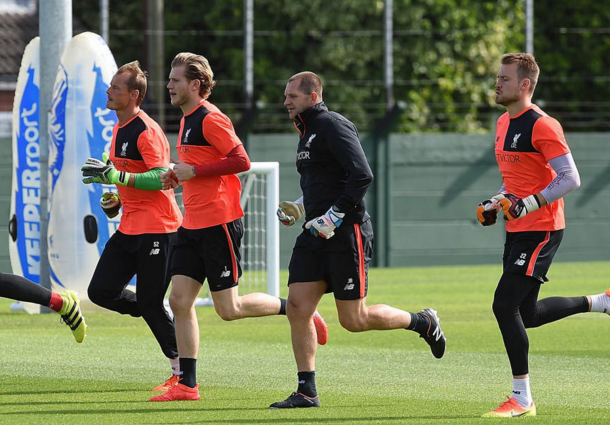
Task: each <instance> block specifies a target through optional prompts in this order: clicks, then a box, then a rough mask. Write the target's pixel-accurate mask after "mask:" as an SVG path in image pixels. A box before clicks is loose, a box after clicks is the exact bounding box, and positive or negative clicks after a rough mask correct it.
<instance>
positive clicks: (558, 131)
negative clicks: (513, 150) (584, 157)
mask: <svg viewBox="0 0 610 425" xmlns="http://www.w3.org/2000/svg"><path fill="white" fill-rule="evenodd" d="M532 145H533V146H534V148H536V150H538V152H540V153H542V155H544V159H546V160H547V161H550V160H551V159H553V158H557V157H558V156H562V155H565V154H567V153H570V148H569V146H568V143H567V141H566V137H565V135H564V134H563V128H562V127H561V124H559V121H557V120H556V119H555V118H553V117H550V116H548V115H547V116H543V117H541V118H540V119H538V120H537V121H536V123H535V124H534V128H533V131H532Z"/></svg>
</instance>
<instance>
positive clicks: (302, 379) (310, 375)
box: [297, 371, 318, 397]
mask: <svg viewBox="0 0 610 425" xmlns="http://www.w3.org/2000/svg"><path fill="white" fill-rule="evenodd" d="M297 376H298V377H299V388H297V393H301V394H304V395H306V396H307V397H316V396H317V395H318V391H317V390H316V372H315V371H312V372H299V373H297Z"/></svg>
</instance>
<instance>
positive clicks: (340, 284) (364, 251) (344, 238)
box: [288, 220, 374, 300]
mask: <svg viewBox="0 0 610 425" xmlns="http://www.w3.org/2000/svg"><path fill="white" fill-rule="evenodd" d="M373 239H374V236H373V226H372V225H371V221H370V220H367V221H365V222H364V223H362V224H358V223H354V224H344V225H342V226H339V227H338V228H336V229H335V236H333V237H332V238H330V239H328V240H326V239H323V238H320V237H315V236H313V235H312V234H311V232H310V231H309V230H307V229H306V230H303V233H301V234H300V235H299V237H298V238H297V240H296V243H295V245H294V249H293V250H292V257H291V258H290V265H289V266H288V271H289V276H288V285H290V284H291V283H296V282H316V281H319V280H323V281H325V282H326V284H327V285H328V289H327V291H326V292H334V294H335V298H336V299H338V300H358V299H361V298H364V297H366V294H367V292H368V272H369V262H370V261H371V256H372V255H373Z"/></svg>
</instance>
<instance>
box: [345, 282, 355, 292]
mask: <svg viewBox="0 0 610 425" xmlns="http://www.w3.org/2000/svg"><path fill="white" fill-rule="evenodd" d="M352 289H354V284H353V283H348V284H347V285H345V288H343V290H344V291H351V290H352Z"/></svg>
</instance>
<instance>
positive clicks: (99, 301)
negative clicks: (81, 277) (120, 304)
mask: <svg viewBox="0 0 610 425" xmlns="http://www.w3.org/2000/svg"><path fill="white" fill-rule="evenodd" d="M87 295H88V297H89V300H90V301H91V302H92V303H93V304H95V305H99V306H100V307H104V305H105V304H106V303H105V302H104V301H105V300H107V299H108V295H107V294H105V291H104V290H103V289H102V288H100V287H98V286H96V285H93V284H91V285H89V287H88V288H87Z"/></svg>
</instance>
